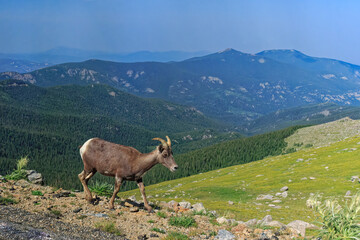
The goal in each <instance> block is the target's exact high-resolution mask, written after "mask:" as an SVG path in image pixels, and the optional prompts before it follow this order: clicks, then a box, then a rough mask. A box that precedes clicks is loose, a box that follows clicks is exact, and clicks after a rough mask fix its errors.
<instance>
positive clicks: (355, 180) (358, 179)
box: [351, 176, 360, 182]
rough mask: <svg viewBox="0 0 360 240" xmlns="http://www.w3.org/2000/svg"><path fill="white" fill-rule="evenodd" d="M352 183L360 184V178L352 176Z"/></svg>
mask: <svg viewBox="0 0 360 240" xmlns="http://www.w3.org/2000/svg"><path fill="white" fill-rule="evenodd" d="M351 181H352V182H360V178H359V176H352V177H351Z"/></svg>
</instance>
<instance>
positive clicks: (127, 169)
mask: <svg viewBox="0 0 360 240" xmlns="http://www.w3.org/2000/svg"><path fill="white" fill-rule="evenodd" d="M166 139H167V142H166V141H165V140H163V139H161V138H153V140H158V141H160V142H161V144H160V145H159V146H157V147H156V149H155V150H154V151H152V152H150V153H140V152H139V151H138V150H136V149H135V148H132V147H127V146H123V145H119V144H115V143H111V142H107V141H105V140H102V139H100V138H91V139H89V140H87V141H86V142H85V143H84V145H82V146H81V148H80V155H81V158H82V160H83V163H84V170H83V171H82V172H81V173H80V174H79V179H80V181H81V183H82V185H83V187H84V191H85V195H86V199H87V200H88V201H90V202H91V201H92V200H93V198H92V195H91V192H90V190H89V188H88V186H87V183H88V181H89V179H90V178H91V177H92V176H93V175H94V174H95V173H96V172H99V173H101V174H102V175H106V176H112V177H115V188H114V193H113V195H112V197H111V199H110V209H113V208H114V200H115V196H116V194H117V193H118V192H119V190H120V186H121V184H122V182H123V181H124V180H128V181H136V182H137V185H138V186H139V189H140V192H141V195H142V197H143V200H144V206H145V208H146V209H147V210H148V211H149V212H152V208H151V207H150V205H149V203H148V201H147V199H146V195H145V187H144V183H143V181H142V177H143V175H144V174H145V173H146V172H147V171H148V170H149V169H150V168H152V167H153V166H154V165H156V164H158V163H161V164H162V165H164V166H165V167H167V168H168V169H169V170H170V171H172V172H174V171H175V170H176V169H177V168H178V165H177V164H176V163H175V161H174V158H173V153H172V150H171V140H170V138H169V137H168V136H166Z"/></svg>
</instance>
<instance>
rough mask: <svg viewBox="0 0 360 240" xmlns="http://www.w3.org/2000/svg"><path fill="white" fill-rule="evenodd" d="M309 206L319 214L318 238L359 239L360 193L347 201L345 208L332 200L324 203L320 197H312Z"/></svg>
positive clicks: (308, 202)
mask: <svg viewBox="0 0 360 240" xmlns="http://www.w3.org/2000/svg"><path fill="white" fill-rule="evenodd" d="M307 204H308V206H311V207H313V208H314V210H315V211H316V212H317V213H318V214H319V216H320V217H319V219H320V221H319V223H320V225H321V228H320V230H319V232H318V236H319V237H320V238H321V239H359V238H360V227H359V225H358V223H359V220H360V193H357V194H356V195H354V196H353V197H352V199H351V200H350V201H346V202H345V203H344V206H341V205H340V204H339V201H338V200H336V199H334V198H332V199H327V200H325V201H324V202H321V201H320V198H319V196H314V197H311V198H310V199H309V200H308V201H307Z"/></svg>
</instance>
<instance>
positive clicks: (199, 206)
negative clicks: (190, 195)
mask: <svg viewBox="0 0 360 240" xmlns="http://www.w3.org/2000/svg"><path fill="white" fill-rule="evenodd" d="M192 207H193V211H196V212H200V211H203V213H206V210H205V207H204V205H203V204H202V203H195V204H194V205H192Z"/></svg>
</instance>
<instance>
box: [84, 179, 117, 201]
mask: <svg viewBox="0 0 360 240" xmlns="http://www.w3.org/2000/svg"><path fill="white" fill-rule="evenodd" d="M89 189H90V190H91V191H92V192H94V193H95V194H97V195H99V196H105V197H111V196H112V194H113V192H114V186H113V185H111V184H109V183H106V182H103V183H101V182H99V181H96V182H95V184H94V185H92V186H89Z"/></svg>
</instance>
